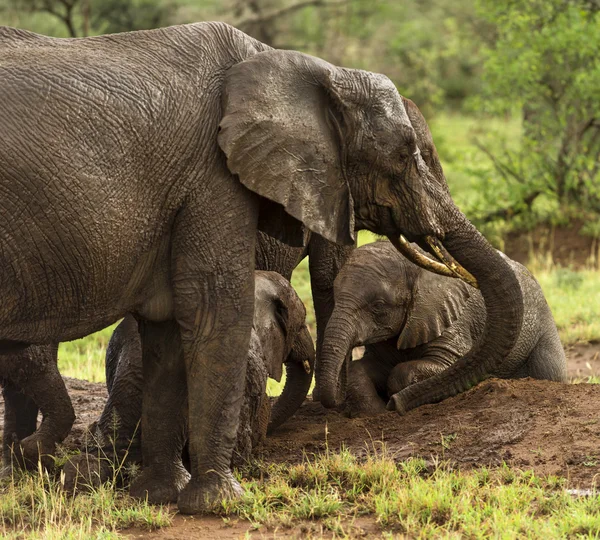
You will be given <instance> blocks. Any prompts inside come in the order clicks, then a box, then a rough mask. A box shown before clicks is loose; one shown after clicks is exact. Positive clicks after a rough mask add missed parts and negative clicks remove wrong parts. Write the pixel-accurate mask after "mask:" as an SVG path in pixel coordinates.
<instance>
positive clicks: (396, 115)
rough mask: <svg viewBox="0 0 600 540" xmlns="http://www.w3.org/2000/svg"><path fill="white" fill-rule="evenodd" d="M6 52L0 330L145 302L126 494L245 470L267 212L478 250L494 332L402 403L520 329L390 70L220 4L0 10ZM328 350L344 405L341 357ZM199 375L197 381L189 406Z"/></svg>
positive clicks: (475, 375) (498, 354)
mask: <svg viewBox="0 0 600 540" xmlns="http://www.w3.org/2000/svg"><path fill="white" fill-rule="evenodd" d="M0 57H1V58H2V62H1V63H0V102H1V103H2V104H3V106H2V108H0V124H1V125H2V131H1V132H0V189H1V190H2V199H1V202H0V204H1V205H2V213H1V214H0V242H1V244H0V245H1V248H2V249H1V250H0V297H1V298H2V300H3V302H2V307H1V308H0V329H1V330H0V331H1V335H0V339H1V342H0V345H1V346H2V347H3V348H4V350H5V351H6V350H10V349H13V350H14V349H16V348H18V347H19V346H23V345H25V344H28V343H47V342H54V343H56V342H60V341H67V340H70V339H75V338H78V337H80V336H84V335H87V334H89V333H92V332H94V331H96V330H98V329H100V328H103V327H105V326H107V325H108V324H110V323H112V322H114V321H116V320H117V319H119V318H121V317H122V316H123V315H124V314H125V313H128V312H131V313H133V314H135V316H136V317H137V318H138V320H139V321H140V330H141V332H140V333H141V339H142V351H143V353H142V355H143V370H144V389H143V412H142V432H143V433H145V434H146V436H145V437H144V441H143V447H142V455H143V463H144V466H143V470H142V472H141V474H140V475H139V477H138V478H137V480H136V482H135V483H134V485H132V487H131V492H132V493H133V494H134V495H136V496H145V495H146V494H147V495H148V497H149V500H151V501H154V502H166V501H170V500H173V499H174V498H175V497H176V496H177V495H178V505H179V509H180V510H181V511H182V512H188V513H193V512H198V511H202V510H204V509H206V508H207V505H209V504H211V503H212V502H214V501H215V500H217V499H219V498H221V497H223V496H229V497H231V496H236V495H239V493H240V492H241V488H240V486H239V484H238V483H237V482H236V480H235V479H234V477H233V474H232V473H231V470H230V466H229V464H230V461H231V452H232V448H233V445H234V442H235V435H236V429H237V421H238V415H239V410H240V405H241V401H242V393H243V387H244V376H245V360H244V354H240V351H246V350H247V347H248V342H249V337H250V330H251V326H252V314H253V309H252V308H253V302H254V293H253V289H254V274H253V270H254V249H255V239H256V234H257V229H260V230H263V231H264V232H267V233H270V234H271V235H274V236H276V237H278V238H279V239H280V240H282V241H285V242H286V243H289V244H292V245H294V244H295V245H300V244H301V243H302V241H303V232H302V228H301V224H302V223H303V224H304V225H305V226H306V227H307V228H308V229H310V230H311V231H313V232H315V233H317V234H319V235H321V236H323V237H325V238H326V239H328V240H330V241H333V242H336V243H340V244H346V245H351V244H352V243H353V242H354V232H355V230H360V229H369V230H371V231H373V232H375V233H378V234H381V235H385V236H388V237H389V238H390V239H391V240H392V241H393V242H395V243H396V245H397V246H398V247H399V248H401V249H404V248H403V246H405V247H406V246H407V245H408V244H407V243H406V242H404V241H403V239H401V238H400V235H401V234H404V235H407V236H408V239H409V240H411V239H412V240H418V241H420V242H421V243H423V245H425V243H426V242H428V245H431V246H432V248H431V249H432V252H435V253H436V254H437V256H438V257H439V258H440V259H441V260H442V261H443V263H444V264H442V263H436V262H433V261H430V262H429V263H427V262H426V261H425V262H424V261H421V262H422V264H428V265H429V266H431V267H432V268H434V267H435V268H436V269H437V270H438V271H441V272H445V273H452V274H454V273H456V274H459V275H462V277H464V278H465V279H471V278H472V277H471V278H470V277H469V274H468V273H467V272H466V271H465V270H464V269H463V267H462V266H460V265H464V267H465V268H467V269H468V270H470V271H471V272H472V274H473V276H475V278H476V279H477V280H478V282H479V285H480V287H481V291H482V294H483V296H484V298H485V302H486V306H487V309H488V324H487V326H486V331H485V334H484V338H483V340H482V341H481V342H480V345H478V346H477V347H476V348H474V349H473V350H472V351H471V352H470V353H469V354H468V355H466V356H465V357H464V358H462V359H461V360H459V361H458V362H457V363H456V364H454V366H452V367H451V368H450V369H449V370H448V371H446V372H444V373H443V374H441V375H440V376H437V377H433V378H431V379H428V380H427V381H425V382H424V383H421V384H419V385H414V386H411V387H409V388H408V389H407V390H406V391H405V393H404V394H403V395H402V396H401V397H400V399H399V400H398V401H397V402H398V404H399V405H398V407H399V410H401V411H404V410H407V409H409V408H412V407H415V406H417V405H419V404H421V403H426V402H430V401H436V400H441V399H444V398H445V397H447V396H449V395H451V394H453V393H456V392H459V391H461V390H463V389H465V388H467V387H469V386H471V385H473V384H475V383H476V382H477V381H479V380H481V379H482V378H484V377H486V376H487V373H488V370H489V368H490V366H493V365H495V364H499V363H501V362H502V360H503V358H504V357H505V356H506V354H507V352H508V351H509V350H510V349H511V348H512V345H513V343H514V340H515V336H516V334H517V332H518V330H519V328H520V325H521V318H522V312H523V307H522V297H521V291H520V288H519V285H518V282H517V281H516V278H515V276H514V274H513V272H512V270H511V269H510V267H509V266H508V264H507V263H506V261H504V260H503V259H502V258H501V257H500V256H499V255H498V254H497V253H496V252H495V250H493V249H492V248H491V246H490V245H489V244H488V243H487V242H486V241H485V240H484V238H483V237H482V236H481V235H480V234H479V233H478V232H477V230H476V229H475V228H474V227H473V226H472V225H471V224H470V223H469V222H468V220H467V219H466V218H465V217H464V215H463V214H461V212H460V211H459V210H458V208H457V207H456V206H455V205H454V203H453V201H452V198H451V197H450V194H449V191H448V188H447V185H446V182H445V179H444V176H443V173H442V169H441V166H440V164H439V160H438V159H437V155H436V153H435V149H434V147H433V142H431V137H430V135H429V131H428V130H427V126H426V124H425V121H424V120H423V119H422V117H421V116H420V114H419V112H418V110H417V109H416V107H414V106H413V105H412V104H411V103H410V102H409V101H407V100H405V99H403V98H402V97H401V96H400V95H399V94H398V92H397V90H396V88H395V87H394V85H393V84H392V82H391V81H390V80H389V79H388V78H386V77H385V76H383V75H378V74H374V73H369V72H366V71H359V70H352V69H345V68H339V67H335V66H333V65H331V64H329V63H327V62H325V61H323V60H320V59H318V58H314V57H311V56H308V55H305V54H301V53H298V52H295V51H281V50H273V49H270V48H269V47H267V46H266V45H264V44H262V43H260V42H258V41H256V40H254V39H252V38H250V37H249V36H247V35H245V34H243V33H242V32H240V31H238V30H236V29H235V28H232V27H231V26H228V25H225V24H222V23H201V24H193V25H184V26H176V27H171V28H166V29H158V30H152V31H142V32H132V33H127V34H119V35H112V36H100V37H92V38H85V39H52V38H45V37H42V36H37V35H34V34H31V33H29V32H24V31H20V30H14V29H10V28H3V29H1V30H0ZM417 141H424V143H423V144H422V145H419V144H417ZM426 143H427V144H426ZM442 240H443V241H444V244H443V245H442V244H441V241H442ZM444 246H445V248H447V249H448V252H449V253H448V252H446V251H445V248H444ZM450 253H452V254H453V255H454V257H456V261H455V260H453V259H452V257H451V256H450ZM457 261H458V262H457ZM459 263H460V264H459ZM471 281H472V279H471ZM179 340H181V349H182V350H183V357H184V363H185V366H182V365H181V362H179V361H178V360H179V355H178V354H177V350H178V349H179V346H178V344H177V343H176V342H178V341H179ZM174 343H176V345H175V346H174V345H173V344H174ZM184 367H185V369H183V368H184ZM321 371H322V373H321V375H322V377H323V379H322V387H321V399H322V402H323V403H324V404H325V405H328V406H331V405H334V404H335V402H336V396H335V393H336V390H335V388H336V384H337V380H336V379H337V373H333V372H327V371H326V370H321ZM182 381H183V382H182ZM186 384H187V389H188V392H189V393H190V394H193V395H196V396H201V398H200V399H195V400H193V401H192V402H190V405H189V410H187V411H185V410H184V405H183V404H184V403H185V399H184V398H185V396H184V395H183V393H182V392H181V389H182V388H185V386H186ZM185 413H187V415H188V420H189V427H190V436H189V449H190V460H191V470H192V473H191V474H192V476H191V480H190V481H189V483H187V485H186V482H187V480H188V477H187V473H186V471H185V469H184V468H183V466H182V464H181V445H182V444H183V437H182V436H181V435H180V434H181V433H183V432H184V426H185ZM184 486H185V487H184Z"/></svg>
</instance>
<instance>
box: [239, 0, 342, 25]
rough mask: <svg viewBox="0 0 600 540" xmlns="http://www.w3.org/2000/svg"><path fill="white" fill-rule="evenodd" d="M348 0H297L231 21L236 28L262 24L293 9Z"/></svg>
mask: <svg viewBox="0 0 600 540" xmlns="http://www.w3.org/2000/svg"><path fill="white" fill-rule="evenodd" d="M347 3H348V0H336V1H326V0H305V1H304V2H298V3H296V4H292V5H290V6H285V7H282V8H280V9H276V10H273V11H271V12H269V13H265V14H264V15H259V16H255V17H248V18H247V19H242V20H240V21H237V22H235V23H233V26H236V27H237V28H242V27H243V26H248V25H251V24H259V23H260V24H262V23H265V22H270V21H272V20H274V19H278V18H279V17H283V16H284V15H289V14H290V13H293V12H294V11H300V10H301V9H304V8H306V7H310V6H314V7H336V6H342V5H344V4H347Z"/></svg>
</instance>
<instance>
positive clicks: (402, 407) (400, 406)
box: [386, 392, 408, 416]
mask: <svg viewBox="0 0 600 540" xmlns="http://www.w3.org/2000/svg"><path fill="white" fill-rule="evenodd" d="M386 408H387V410H388V411H396V412H397V413H398V414H399V415H400V416H404V415H405V414H406V413H407V412H408V411H407V410H406V404H405V401H404V399H403V398H402V392H398V393H396V394H394V395H393V396H392V397H391V398H390V400H389V401H388V404H387V407H386Z"/></svg>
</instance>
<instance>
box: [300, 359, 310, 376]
mask: <svg viewBox="0 0 600 540" xmlns="http://www.w3.org/2000/svg"><path fill="white" fill-rule="evenodd" d="M302 365H303V366H304V371H306V373H308V374H309V375H310V373H311V371H312V370H311V369H310V362H309V361H308V360H306V359H305V360H302Z"/></svg>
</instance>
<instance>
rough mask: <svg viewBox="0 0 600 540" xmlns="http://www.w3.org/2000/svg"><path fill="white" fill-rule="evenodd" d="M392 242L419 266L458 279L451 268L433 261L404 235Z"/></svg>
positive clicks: (391, 239) (393, 239) (392, 239)
mask: <svg viewBox="0 0 600 540" xmlns="http://www.w3.org/2000/svg"><path fill="white" fill-rule="evenodd" d="M390 241H391V242H392V244H393V245H394V247H395V248H396V249H397V250H398V251H399V252H400V253H402V255H404V256H405V257H406V258H407V259H408V260H409V261H410V262H412V263H414V264H416V265H417V266H420V267H421V268H424V269H425V270H429V271H430V272H434V273H435V274H439V275H441V276H448V277H458V276H457V274H456V273H455V272H453V271H452V270H451V269H450V268H447V267H446V265H444V264H442V263H441V262H438V261H436V260H435V259H432V258H431V257H429V255H427V254H426V253H425V252H423V251H421V250H420V249H416V248H415V247H414V246H412V245H411V244H410V242H409V241H408V240H407V239H406V238H405V237H404V235H402V234H401V235H400V236H399V237H398V239H396V238H390Z"/></svg>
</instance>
